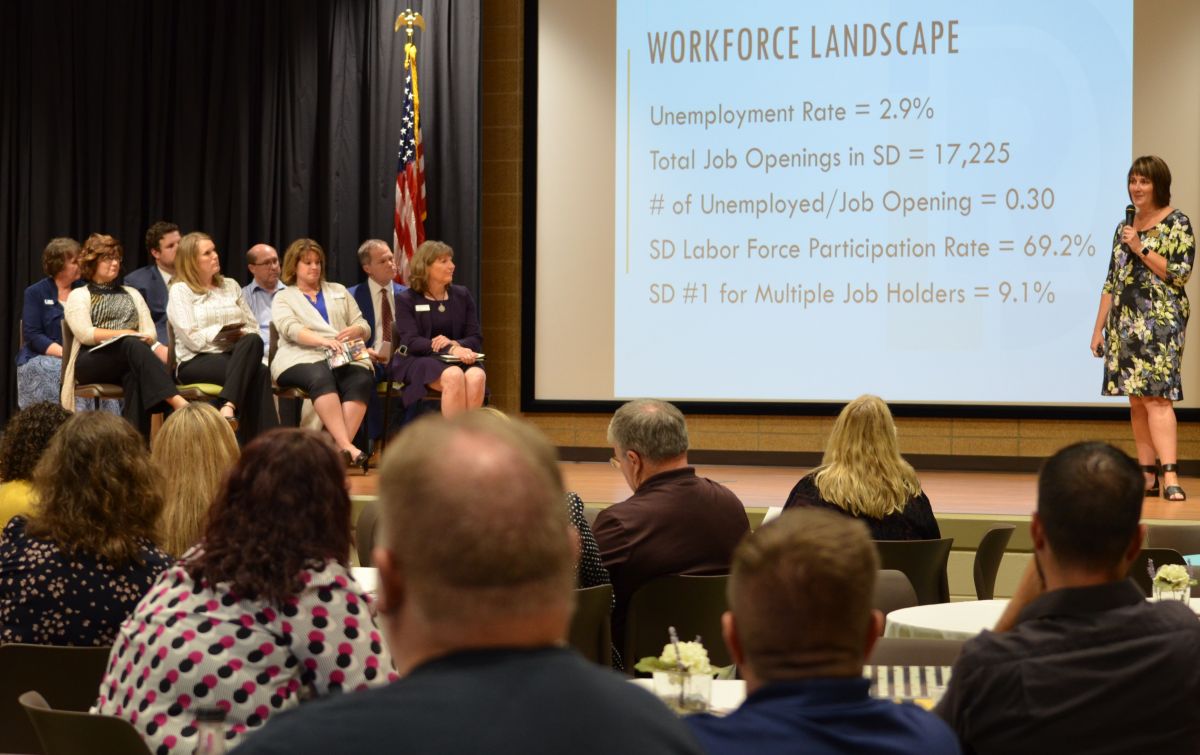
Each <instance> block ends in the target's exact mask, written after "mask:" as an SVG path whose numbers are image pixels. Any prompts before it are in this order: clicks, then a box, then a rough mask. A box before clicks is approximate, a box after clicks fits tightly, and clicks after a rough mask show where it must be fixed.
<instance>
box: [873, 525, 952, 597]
mask: <svg viewBox="0 0 1200 755" xmlns="http://www.w3.org/2000/svg"><path fill="white" fill-rule="evenodd" d="M952 545H954V538H952V537H943V538H941V539H940V540H876V541H875V547H876V548H877V549H878V550H879V568H880V569H896V570H897V571H902V572H904V575H905V576H907V577H908V581H909V582H911V583H912V586H913V589H914V590H916V592H917V600H918V601H919V603H920V604H921V605H926V604H928V603H948V602H950V585H949V583H948V582H947V581H946V562H947V561H948V560H949V558H950V546H952Z"/></svg>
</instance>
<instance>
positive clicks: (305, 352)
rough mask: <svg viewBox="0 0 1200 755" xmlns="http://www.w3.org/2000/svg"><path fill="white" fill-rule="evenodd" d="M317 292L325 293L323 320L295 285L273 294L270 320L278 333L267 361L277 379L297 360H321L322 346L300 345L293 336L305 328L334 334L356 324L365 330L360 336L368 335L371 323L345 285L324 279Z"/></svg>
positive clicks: (325, 333) (363, 365) (366, 364)
mask: <svg viewBox="0 0 1200 755" xmlns="http://www.w3.org/2000/svg"><path fill="white" fill-rule="evenodd" d="M321 293H322V294H323V295H324V296H325V309H326V311H328V312H329V322H325V318H323V317H321V313H320V312H318V311H317V308H316V307H315V306H313V304H312V302H310V301H309V300H308V299H307V298H305V296H304V294H303V293H302V292H301V291H300V289H299V288H298V287H296V286H288V287H287V288H285V289H283V290H281V291H280V292H279V293H277V294H275V300H274V302H272V304H271V321H272V322H273V323H274V325H275V330H276V331H277V332H278V333H279V344H278V346H277V348H276V351H275V358H274V359H273V360H272V361H271V377H272V378H274V379H276V380H278V379H279V376H280V375H281V374H283V372H284V371H285V370H287V369H288V368H289V367H295V366H296V365H298V364H312V363H314V362H323V361H325V350H324V349H322V348H321V347H320V346H304V345H302V344H300V343H299V341H297V340H296V339H297V338H298V337H299V335H300V331H301V330H303V329H305V328H308V329H309V331H311V332H313V333H315V334H316V335H319V336H322V337H325V338H335V337H337V334H338V333H340V332H341V331H342V330H344V329H346V328H348V327H350V326H351V325H357V326H359V327H361V328H362V330H363V333H364V334H365V336H364V339H363V340H368V339H370V337H371V327H370V326H369V325H367V321H366V320H365V319H363V316H362V311H361V310H359V308H358V302H356V301H354V297H353V296H351V295H350V292H349V291H347V290H346V287H345V286H343V285H342V284H340V283H331V282H329V281H326V282H325V283H322V284H321ZM353 364H355V365H358V366H360V367H363V368H364V369H368V370H369V369H371V365H370V364H368V363H365V362H354V363H353Z"/></svg>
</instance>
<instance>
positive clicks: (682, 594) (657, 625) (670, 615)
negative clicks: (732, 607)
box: [621, 574, 733, 669]
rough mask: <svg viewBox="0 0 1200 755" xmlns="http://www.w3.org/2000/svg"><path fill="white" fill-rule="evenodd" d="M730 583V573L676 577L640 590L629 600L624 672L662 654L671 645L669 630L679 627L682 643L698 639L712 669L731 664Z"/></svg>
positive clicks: (652, 583)
mask: <svg viewBox="0 0 1200 755" xmlns="http://www.w3.org/2000/svg"><path fill="white" fill-rule="evenodd" d="M728 583H729V575H728V574H720V575H715V576H690V575H676V576H671V577H659V578H658V579H655V580H652V581H650V582H647V583H646V584H644V585H642V586H641V587H640V588H639V589H638V590H637V591H636V592H634V593H633V596H632V597H631V598H630V599H629V610H628V612H627V613H626V614H625V647H624V648H622V649H621V652H622V654H623V656H624V659H625V666H626V668H628V669H632V668H633V666H634V664H636V663H637V662H638V661H639V660H641V659H642V658H644V657H646V656H648V655H653V656H655V657H657V656H659V655H661V654H662V649H663V645H666V644H667V642H668V640H669V635H668V633H667V628H668V627H675V631H676V632H678V633H679V639H680V640H694V639H696V635H700V637H701V640H702V641H703V642H704V647H705V649H707V650H708V658H709V661H710V662H711V663H712V665H713V666H728V665H730V664H732V663H733V660H732V659H731V658H730V657H729V651H728V650H726V648H725V642H724V640H723V638H722V635H721V614H723V613H725V609H726V605H727V603H726V600H725V586H726V585H727V584H728Z"/></svg>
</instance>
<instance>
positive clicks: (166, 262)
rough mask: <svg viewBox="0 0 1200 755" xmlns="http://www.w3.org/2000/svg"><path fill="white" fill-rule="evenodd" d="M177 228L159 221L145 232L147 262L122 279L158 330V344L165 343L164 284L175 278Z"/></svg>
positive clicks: (165, 298) (165, 299) (165, 292)
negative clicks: (130, 288) (133, 292)
mask: <svg viewBox="0 0 1200 755" xmlns="http://www.w3.org/2000/svg"><path fill="white" fill-rule="evenodd" d="M179 239H180V235H179V226H177V225H175V224H174V223H168V222H167V221H165V220H160V221H158V222H157V223H155V224H154V225H152V226H150V228H149V229H148V230H147V231H146V251H147V252H149V253H150V257H151V261H150V264H149V265H146V266H145V267H139V268H138V269H137V270H134V271H133V272H131V273H129V274H128V275H126V276H125V285H127V286H132V287H133V288H135V289H137V291H138V293H139V294H141V295H142V298H143V299H145V300H146V306H148V307H150V316H151V317H153V318H154V327H155V328H156V329H157V330H158V342H159V343H162V344H165V343H166V342H167V283H169V282H170V280H171V276H172V275H174V274H175V252H176V250H177V249H178V248H179Z"/></svg>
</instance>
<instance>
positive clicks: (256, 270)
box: [242, 244, 287, 344]
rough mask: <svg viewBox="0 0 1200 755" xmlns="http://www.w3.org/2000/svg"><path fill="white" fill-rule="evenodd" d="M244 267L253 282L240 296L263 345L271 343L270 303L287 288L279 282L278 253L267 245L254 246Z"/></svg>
mask: <svg viewBox="0 0 1200 755" xmlns="http://www.w3.org/2000/svg"><path fill="white" fill-rule="evenodd" d="M246 267H247V268H249V270H250V275H251V276H253V280H251V281H250V283H249V285H247V286H245V287H243V288H242V296H244V297H245V298H246V303H247V304H249V305H250V309H251V310H252V311H253V312H254V317H255V318H256V319H257V320H258V331H259V335H261V336H262V339H263V343H264V344H270V343H271V302H272V301H273V300H274V299H275V292H276V291H282V290H283V289H285V288H287V286H285V285H283V282H282V281H280V280H279V253H278V252H276V251H275V247H273V246H271V245H269V244H255V245H254V246H252V247H250V250H249V251H247V252H246Z"/></svg>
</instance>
